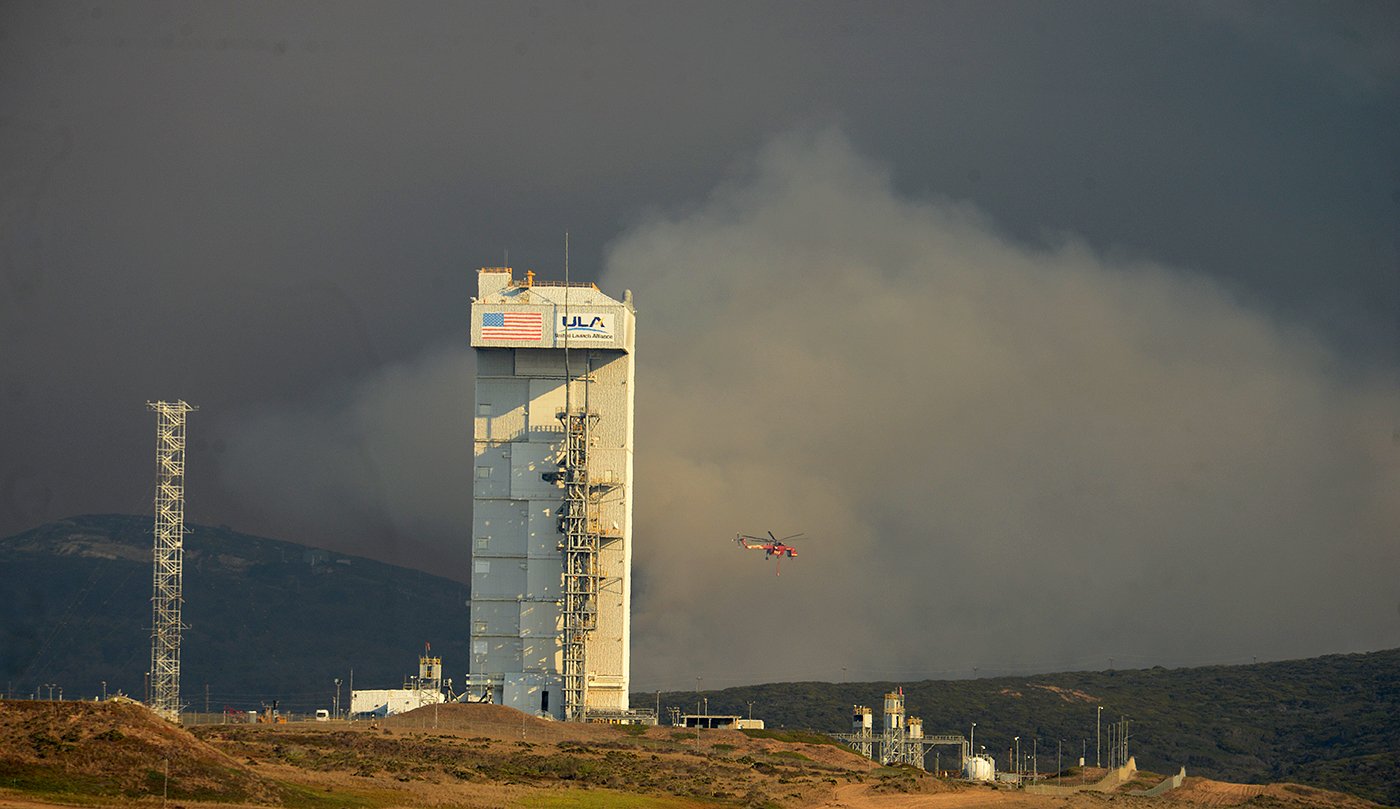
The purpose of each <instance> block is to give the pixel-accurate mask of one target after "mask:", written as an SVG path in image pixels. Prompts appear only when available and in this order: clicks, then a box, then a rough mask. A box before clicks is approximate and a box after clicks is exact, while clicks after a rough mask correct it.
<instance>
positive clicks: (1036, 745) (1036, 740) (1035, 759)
mask: <svg viewBox="0 0 1400 809" xmlns="http://www.w3.org/2000/svg"><path fill="white" fill-rule="evenodd" d="M1039 750H1040V737H1039V736H1032V737H1031V783H1035V779H1037V778H1039V777H1040V753H1039Z"/></svg>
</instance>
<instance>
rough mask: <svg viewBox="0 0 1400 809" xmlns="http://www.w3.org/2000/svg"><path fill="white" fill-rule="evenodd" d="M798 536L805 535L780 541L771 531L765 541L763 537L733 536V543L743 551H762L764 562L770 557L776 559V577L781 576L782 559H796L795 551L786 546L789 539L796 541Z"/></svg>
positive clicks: (794, 535) (788, 537) (796, 535)
mask: <svg viewBox="0 0 1400 809" xmlns="http://www.w3.org/2000/svg"><path fill="white" fill-rule="evenodd" d="M800 536H805V534H793V535H792V536H787V537H783V538H782V539H778V538H777V537H775V536H773V532H772V531H769V532H768V538H767V539H764V538H763V537H753V536H749V535H748V534H736V535H735V536H734V542H735V543H737V544H738V545H740V546H741V547H743V548H744V549H745V550H750V551H760V550H761V551H763V558H764V559H765V560H766V559H768V558H769V557H770V556H776V557H778V564H777V571H776V575H779V576H781V575H783V571H782V565H783V557H784V556H786V557H787V558H789V559H796V558H797V549H796V548H794V547H793V546H791V545H789V544H787V541H788V540H789V539H797V538H798V537H800Z"/></svg>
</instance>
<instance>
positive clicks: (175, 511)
mask: <svg viewBox="0 0 1400 809" xmlns="http://www.w3.org/2000/svg"><path fill="white" fill-rule="evenodd" d="M146 407H147V408H148V409H150V410H154V411H155V412H156V497H155V542H154V546H153V548H152V553H151V567H152V583H151V709H152V710H154V711H155V712H156V714H157V715H159V716H161V717H163V718H165V719H168V720H170V721H171V722H179V721H180V632H181V630H182V629H184V627H183V625H182V624H181V623H180V608H181V606H182V605H183V604H184V600H185V599H184V593H183V578H184V564H183V562H184V543H185V414H186V413H189V412H191V411H193V410H198V408H197V407H194V406H193V405H190V404H188V403H186V402H184V401H175V402H147V403H146Z"/></svg>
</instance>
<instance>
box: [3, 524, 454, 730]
mask: <svg viewBox="0 0 1400 809" xmlns="http://www.w3.org/2000/svg"><path fill="white" fill-rule="evenodd" d="M189 527H190V529H191V533H190V535H189V536H188V537H187V538H186V541H185V582H184V592H185V608H184V621H185V623H186V625H187V626H188V629H186V631H185V639H184V644H183V651H182V658H183V659H182V678H181V680H182V683H181V685H182V687H181V696H182V700H183V701H184V702H185V704H186V705H188V706H189V707H188V710H199V711H202V710H204V707H205V684H206V683H207V684H208V687H209V688H208V693H209V707H210V708H211V709H212V710H215V711H219V710H222V709H223V708H224V707H225V706H228V707H230V708H236V709H257V708H260V707H261V704H262V703H263V702H271V701H272V700H274V699H275V700H279V701H280V702H281V705H282V707H283V708H285V709H290V710H300V711H307V710H312V709H315V708H328V707H330V706H331V703H332V701H333V699H334V695H335V689H336V686H335V683H334V679H335V678H337V677H339V678H340V679H341V680H342V685H341V700H342V706H348V703H349V672H350V669H351V668H352V667H353V668H354V670H355V685H356V687H357V688H370V687H377V688H386V687H398V686H399V685H400V684H401V683H402V681H403V677H404V676H405V675H408V674H412V673H416V671H417V656H418V654H419V653H420V652H421V651H422V649H423V644H424V642H430V643H432V649H433V653H434V654H435V655H441V656H442V658H443V664H444V668H445V670H446V673H447V676H449V677H460V675H461V674H462V673H464V672H465V671H466V670H467V636H468V632H467V619H468V613H467V606H466V601H467V599H468V589H467V586H466V585H464V584H461V583H459V582H455V581H451V580H448V579H444V578H440V577H438V576H433V575H430V574H428V573H423V572H421V571H416V570H409V569H407V568H402V567H397V566H394V565H390V564H385V563H383V562H376V561H373V560H370V559H365V558H361V557H357V556H350V555H347V554H341V553H335V552H332V551H326V550H321V549H318V548H312V547H308V546H305V545H298V544H296V543H292V542H284V541H280V540H274V539H267V538H264V537H255V536H250V535H248V534H241V533H238V532H237V531H233V530H230V529H228V528H226V527H217V528H216V527H211V526H205V525H191V526H189ZM150 559H151V518H150V517H149V516H132V515H114V514H99V515H86V516H80V517H72V518H69V519H65V520H59V521H57V522H52V523H48V524H46V525H41V526H39V527H37V528H34V529H31V530H29V531H25V532H23V533H20V534H16V535H14V536H11V537H8V538H6V539H3V540H0V569H3V570H4V575H3V576H0V680H3V682H0V686H4V687H5V689H6V691H7V692H9V693H12V694H14V695H17V696H20V697H28V696H29V695H30V694H33V693H41V692H42V695H44V696H47V691H48V689H47V688H45V686H46V685H47V684H55V696H57V689H58V688H62V689H63V694H64V696H65V698H69V699H72V698H75V697H84V696H85V697H88V698H91V697H92V696H94V695H97V694H100V693H101V691H102V681H103V680H106V681H107V691H108V693H115V692H116V691H118V690H122V691H125V692H126V693H127V694H130V695H132V696H134V697H136V698H137V699H141V698H142V697H143V696H144V693H143V692H144V688H145V672H146V670H147V669H148V668H149V665H150V648H151V647H150V628H149V627H150V620H151V613H150V610H151V607H150V598H151V571H150Z"/></svg>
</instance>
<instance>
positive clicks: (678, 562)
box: [216, 130, 1400, 689]
mask: <svg viewBox="0 0 1400 809" xmlns="http://www.w3.org/2000/svg"><path fill="white" fill-rule="evenodd" d="M601 286H602V287H603V288H604V289H605V290H608V291H609V292H611V293H613V294H617V295H620V294H621V291H622V289H623V288H631V289H633V290H634V291H635V293H636V298H637V301H638V306H639V308H640V311H639V329H640V333H639V339H638V352H639V353H638V362H639V374H638V394H637V424H638V431H637V447H636V450H637V466H636V472H637V495H636V496H637V502H636V520H637V527H636V534H635V543H636V544H635V565H634V574H635V581H636V586H637V589H636V599H635V602H634V636H633V644H634V657H633V659H634V681H635V684H636V686H637V687H638V688H641V689H646V688H653V687H686V686H689V685H693V684H694V683H695V680H694V678H695V677H697V676H699V677H702V678H703V681H702V684H703V685H704V686H705V687H718V686H723V685H730V684H738V683H746V682H764V681H776V680H794V679H829V680H834V679H839V678H842V677H849V678H856V677H860V678H891V679H894V678H915V677H928V676H964V675H971V674H972V673H973V671H974V668H976V669H977V670H978V671H980V672H981V673H982V674H989V673H993V672H998V671H1003V672H1015V671H1032V670H1055V669H1073V668H1103V667H1106V666H1107V665H1108V664H1109V659H1110V658H1113V660H1114V662H1115V665H1118V666H1120V667H1122V666H1138V665H1157V664H1162V665H1174V664H1190V663H1205V662H1228V661H1241V660H1248V659H1250V658H1251V657H1253V656H1259V657H1261V658H1266V659H1267V658H1282V657H1293V656H1307V655H1312V654H1321V653H1328V652H1336V651H1347V650H1360V649H1374V648H1380V647H1385V646H1393V645H1395V644H1397V643H1400V615H1397V609H1396V605H1397V603H1400V586H1397V585H1396V583H1395V578H1394V575H1393V573H1394V571H1395V570H1396V569H1397V566H1398V565H1400V548H1397V544H1396V542H1395V541H1394V534H1395V529H1396V528H1397V526H1400V502H1397V497H1396V495H1395V491H1396V484H1397V483H1400V479H1397V478H1400V475H1397V472H1398V471H1400V470H1398V469H1397V453H1398V452H1400V451H1397V449H1396V447H1395V446H1394V445H1393V444H1392V441H1391V433H1392V428H1393V425H1394V423H1395V417H1396V414H1397V413H1400V403H1397V401H1396V398H1395V396H1394V395H1393V390H1391V389H1390V388H1389V387H1387V385H1386V384H1385V383H1384V382H1383V381H1382V380H1381V379H1380V378H1378V377H1377V376H1375V375H1372V374H1370V373H1368V372H1367V371H1365V370H1364V369H1357V368H1354V367H1350V366H1348V365H1347V364H1346V363H1343V362H1342V361H1341V360H1340V358H1339V357H1338V356H1337V355H1335V353H1333V351H1332V350H1331V349H1329V348H1328V347H1327V346H1326V345H1324V344H1323V343H1322V342H1320V341H1319V340H1318V339H1316V338H1315V337H1314V336H1313V334H1312V333H1310V332H1309V331H1308V330H1307V329H1304V328H1301V327H1297V326H1291V325H1290V324H1289V323H1287V322H1284V321H1282V320H1280V319H1278V317H1277V316H1271V315H1266V314H1264V313H1263V311H1262V310H1259V309H1255V308H1252V307H1251V306H1250V305H1248V304H1247V303H1246V302H1243V301H1241V300H1239V299H1237V298H1236V297H1235V296H1233V295H1232V294H1230V293H1229V292H1227V291H1226V290H1225V289H1224V288H1223V287H1221V286H1220V285H1218V284H1217V283H1215V282H1213V281H1211V280H1209V279H1207V278H1205V277H1204V276H1201V275H1197V274H1193V273H1191V272H1189V271H1187V270H1184V269H1182V268H1173V267H1167V266H1162V265H1160V264H1154V263H1151V262H1146V261H1128V260H1118V259H1115V258H1112V257H1111V256H1105V255H1103V254H1101V253H1099V252H1096V251H1094V250H1092V249H1090V248H1089V247H1087V246H1086V245H1085V244H1084V243H1083V242H1081V241H1080V240H1078V239H1076V238H1075V237H1074V236H1073V235H1072V234H1065V233H1052V234H1047V235H1045V236H1044V237H1043V238H1042V239H1041V240H1040V241H1038V242H1035V243H1029V242H1026V241H1024V240H1017V239H1014V238H1012V237H1009V236H1007V235H1006V234H1005V233H1003V232H1000V231H999V230H998V229H997V226H996V223H994V222H992V221H990V220H989V219H988V217H986V216H984V215H983V214H981V213H980V212H979V211H978V210H977V209H976V208H975V207H973V206H971V205H969V204H966V203H962V202H959V201H956V200H952V199H946V198H939V197H914V196H909V195H906V194H902V193H900V192H897V191H896V190H894V188H893V187H892V184H891V179H890V176H889V173H888V172H887V171H886V170H885V169H884V168H883V167H882V166H881V165H879V164H877V163H875V162H873V161H871V160H869V159H867V158H865V157H863V156H862V155H860V154H859V153H857V151H856V150H855V149H854V148H853V147H852V146H851V145H850V144H849V143H848V142H847V141H846V139H845V138H844V137H843V136H842V135H841V134H840V133H839V132H837V131H833V130H825V131H819V132H803V133H797V134H792V135H789V136H787V137H783V138H780V139H778V140H776V141H775V142H773V143H772V144H770V145H769V146H768V147H767V148H766V149H764V150H763V151H762V152H761V153H760V154H758V155H757V156H756V157H755V158H754V159H753V160H752V161H751V163H750V164H749V165H748V167H747V168H746V169H744V170H739V171H736V172H735V173H733V174H732V176H731V178H730V179H729V180H728V181H726V182H725V183H723V184H722V185H721V186H720V187H719V188H717V189H716V190H715V191H714V192H713V193H711V194H710V195H709V196H708V197H707V198H705V199H704V200H702V201H700V202H699V203H698V204H695V205H693V206H691V207H689V208H686V209H684V210H683V211H682V212H680V213H676V214H673V215H662V214H655V215H653V216H652V217H650V218H647V219H644V220H641V221H638V222H636V223H635V224H634V225H633V226H631V227H630V228H628V229H627V231H626V232H625V234H624V235H623V236H622V237H621V238H620V239H618V240H617V241H616V242H614V243H613V244H612V245H611V247H610V249H609V250H608V252H607V258H606V269H605V271H604V273H603V276H602V279H601ZM472 372H473V371H472V360H471V357H470V350H469V349H468V348H466V346H465V341H463V342H462V343H454V344H447V345H439V346H435V347H433V348H431V349H430V350H428V351H427V352H425V353H424V354H423V355H422V356H420V357H418V358H417V359H413V360H409V361H403V362H399V363H394V364H389V365H387V366H384V367H382V368H380V369H378V370H376V371H374V372H373V373H371V374H368V375H366V376H365V377H363V378H362V379H361V380H360V381H359V382H358V383H355V384H354V385H352V386H349V387H348V388H346V389H343V390H337V391H335V392H333V393H327V394H325V395H324V396H323V397H322V398H321V399H320V400H318V401H316V402H311V403H303V404H301V405H299V406H296V407H285V406H283V407H274V408H263V409H257V410H250V411H247V412H244V413H241V414H238V415H237V416H235V417H229V418H225V419H222V420H217V419H216V421H217V422H218V424H219V425H220V426H219V427H218V428H217V432H218V433H219V435H220V441H221V443H222V445H224V446H226V450H225V451H224V454H223V456H222V459H221V463H220V467H219V468H220V474H221V475H222V476H223V477H224V483H225V487H226V488H227V489H228V490H229V491H232V492H234V493H236V494H237V496H238V497H239V499H240V500H241V501H242V502H245V503H248V504H250V506H249V507H250V508H255V509H256V511H255V514H254V515H253V519H254V520H255V521H257V520H261V521H262V522H265V523H266V524H270V525H277V526H279V527H280V530H281V531H283V532H285V534H286V535H291V536H299V537H303V538H309V539H311V540H313V541H314V540H319V541H320V542H321V543H322V544H327V545H330V546H332V547H339V548H342V549H350V550H359V551H361V552H368V553H369V554H370V555H373V556H375V557H377V558H381V559H387V560H390V561H402V562H405V563H409V564H417V565H422V564H424V560H427V561H428V563H429V566H430V568H431V569H434V570H435V571H437V572H439V573H446V574H448V575H458V576H462V575H464V573H465V570H466V563H467V556H468V546H469V532H470V525H471V521H470V491H471V479H470V476H469V474H468V470H469V469H470V452H471V450H470V446H471V438H470V422H469V418H468V417H467V414H468V411H469V409H470V407H469V402H470V401H471V396H472V392H471V378H472ZM253 504H255V505H253ZM768 530H772V531H773V532H775V533H777V534H778V535H779V536H783V535H786V534H791V533H796V532H799V531H802V532H806V537H804V538H803V539H801V540H799V541H798V543H797V544H798V546H799V548H800V550H799V556H798V558H797V559H795V560H789V561H787V562H786V563H785V564H783V566H782V574H781V575H780V576H779V575H776V573H777V572H778V571H777V569H776V568H777V565H776V564H775V563H774V562H772V561H767V562H765V561H764V560H763V559H762V556H761V554H760V553H757V552H753V551H744V550H741V549H740V548H738V547H737V546H736V545H735V544H734V543H733V542H732V540H733V537H734V535H735V533H736V532H744V533H757V534H762V533H763V532H765V531H768ZM366 538H368V540H369V541H368V542H367V543H366Z"/></svg>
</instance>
